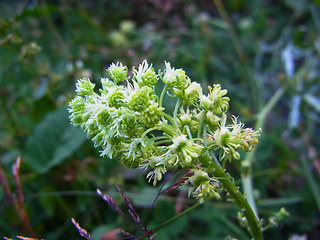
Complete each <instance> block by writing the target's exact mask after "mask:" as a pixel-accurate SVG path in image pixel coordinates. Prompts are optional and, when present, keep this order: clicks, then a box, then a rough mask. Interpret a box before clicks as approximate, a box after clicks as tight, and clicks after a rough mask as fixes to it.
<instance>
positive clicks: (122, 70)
mask: <svg viewBox="0 0 320 240" xmlns="http://www.w3.org/2000/svg"><path fill="white" fill-rule="evenodd" d="M107 71H108V73H109V75H110V77H111V78H112V79H113V80H114V82H115V84H117V83H118V82H123V81H124V80H126V78H127V74H128V68H127V66H123V65H122V63H119V62H117V64H116V65H115V64H114V63H112V64H111V65H110V67H109V68H108V70H107Z"/></svg>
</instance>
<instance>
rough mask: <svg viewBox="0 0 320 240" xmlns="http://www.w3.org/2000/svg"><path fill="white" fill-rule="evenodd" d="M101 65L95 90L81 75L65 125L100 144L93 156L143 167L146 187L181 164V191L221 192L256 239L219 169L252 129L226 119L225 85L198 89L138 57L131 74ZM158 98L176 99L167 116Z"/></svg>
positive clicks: (235, 156) (200, 195)
mask: <svg viewBox="0 0 320 240" xmlns="http://www.w3.org/2000/svg"><path fill="white" fill-rule="evenodd" d="M107 71H108V73H109V75H110V78H111V79H108V78H102V79H101V84H102V89H99V94H97V93H96V92H95V91H94V87H95V85H94V84H93V83H92V82H90V81H89V80H88V79H86V78H83V79H80V80H79V81H78V82H77V84H76V92H77V96H76V97H75V98H74V99H73V100H72V101H71V102H70V104H69V111H70V113H71V116H70V119H71V122H72V124H73V125H75V126H79V127H81V128H82V129H83V130H84V131H85V132H86V133H87V136H88V138H90V139H91V140H92V141H93V142H94V144H95V146H96V147H101V148H102V151H101V156H108V157H109V158H115V159H119V160H120V162H121V163H122V165H123V166H125V167H128V168H129V167H131V168H144V169H146V170H147V169H151V171H150V172H149V173H148V174H147V178H148V179H149V181H152V182H153V185H156V184H157V182H158V181H160V180H161V179H162V178H163V175H164V174H165V173H166V172H168V171H170V170H176V169H180V168H186V169H189V170H190V171H191V172H192V174H190V176H189V177H188V179H187V180H186V181H185V182H184V183H185V184H190V188H189V195H192V196H193V197H194V198H196V199H198V200H199V202H200V203H203V202H205V201H207V200H209V199H211V198H217V199H218V198H220V193H221V192H222V190H226V191H227V192H229V194H230V195H231V196H232V197H233V198H234V201H235V203H236V204H237V205H238V206H239V208H240V209H241V212H242V215H243V218H244V219H245V221H243V222H246V223H247V224H246V227H247V228H248V230H249V232H250V233H251V234H252V236H253V237H254V239H262V233H261V225H260V222H259V220H258V219H257V217H256V216H255V214H254V213H253V211H252V209H251V207H250V205H249V204H248V202H247V200H246V198H245V197H244V195H243V194H242V193H240V191H239V189H238V187H236V186H235V184H234V182H233V179H232V178H231V176H230V175H229V174H227V172H226V169H225V163H226V162H227V161H229V162H232V161H233V160H239V159H240V155H239V153H238V150H245V151H251V150H252V149H253V148H254V147H255V146H256V144H257V143H258V140H257V137H258V136H259V134H260V130H258V131H255V130H252V129H251V128H244V124H242V123H241V122H238V121H237V118H236V117H234V116H233V117H231V124H228V123H227V115H226V112H227V110H228V107H229V98H228V97H227V96H226V94H227V90H224V89H221V86H220V85H219V84H214V85H213V86H212V87H209V93H208V94H204V93H203V89H202V88H201V86H200V84H199V83H196V82H191V80H190V78H189V77H188V76H187V75H186V73H185V71H184V70H182V69H175V68H173V67H171V65H170V63H168V62H165V69H164V70H163V71H161V70H159V71H158V73H157V72H155V70H154V69H153V67H152V65H149V64H148V63H147V61H146V60H145V61H143V62H142V63H141V64H140V65H139V67H138V68H137V69H135V68H133V71H132V73H133V75H132V77H128V68H127V67H126V66H123V65H122V64H121V63H117V64H112V65H111V66H110V67H109V68H108V69H107ZM159 81H162V82H163V83H164V84H163V85H164V87H163V90H162V92H161V94H160V96H158V95H157V94H156V92H155V85H156V84H157V83H158V82H159ZM165 97H171V98H172V99H176V106H175V108H174V112H173V114H171V115H170V114H169V113H167V112H166V111H165V108H164V106H163V100H164V98H165ZM216 155H217V156H218V157H216Z"/></svg>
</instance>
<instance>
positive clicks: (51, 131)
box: [24, 108, 86, 173]
mask: <svg viewBox="0 0 320 240" xmlns="http://www.w3.org/2000/svg"><path fill="white" fill-rule="evenodd" d="M85 139H86V137H85V134H84V133H83V132H82V131H81V130H80V129H77V128H75V127H73V126H71V125H70V123H69V119H68V112H67V110H66V108H60V109H58V110H56V111H54V112H52V113H49V114H48V115H47V116H46V117H45V118H44V120H43V121H42V122H41V123H40V124H39V125H38V126H37V127H36V128H35V130H34V132H33V134H32V135H31V136H30V137H29V139H28V142H27V145H26V148H25V153H24V156H25V158H26V160H27V163H28V164H29V165H30V167H31V168H32V169H33V170H34V171H35V172H37V173H46V172H47V171H48V170H49V169H50V168H52V167H53V166H56V165H58V164H60V163H62V162H63V161H64V160H65V159H67V158H68V157H69V156H70V155H71V154H72V153H74V152H75V151H76V150H77V149H78V148H79V146H80V145H81V144H82V143H83V141H84V140H85Z"/></svg>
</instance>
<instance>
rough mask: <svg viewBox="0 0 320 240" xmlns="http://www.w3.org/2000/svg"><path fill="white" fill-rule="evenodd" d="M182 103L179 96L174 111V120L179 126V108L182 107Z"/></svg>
mask: <svg viewBox="0 0 320 240" xmlns="http://www.w3.org/2000/svg"><path fill="white" fill-rule="evenodd" d="M180 103H181V100H180V98H178V100H177V103H176V106H175V107H174V112H173V121H174V123H175V124H176V126H178V123H177V117H178V110H179V107H180Z"/></svg>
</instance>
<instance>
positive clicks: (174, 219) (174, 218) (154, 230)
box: [137, 203, 201, 240]
mask: <svg viewBox="0 0 320 240" xmlns="http://www.w3.org/2000/svg"><path fill="white" fill-rule="evenodd" d="M200 205H201V204H200V203H196V204H194V205H192V206H191V207H189V208H187V209H186V210H184V211H183V212H181V213H179V214H177V215H175V216H174V217H172V218H170V219H169V220H167V221H165V222H164V223H162V224H161V225H159V226H157V227H155V228H154V229H152V230H150V231H149V232H152V233H156V232H158V231H159V230H160V229H162V228H164V227H166V226H167V225H169V224H171V223H172V222H174V221H176V220H178V219H179V218H181V217H183V216H184V215H186V214H187V213H189V212H191V211H192V210H194V209H196V208H197V207H199V206H200ZM145 237H147V236H146V234H144V235H142V236H141V237H139V238H137V240H142V239H144V238H145Z"/></svg>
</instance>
